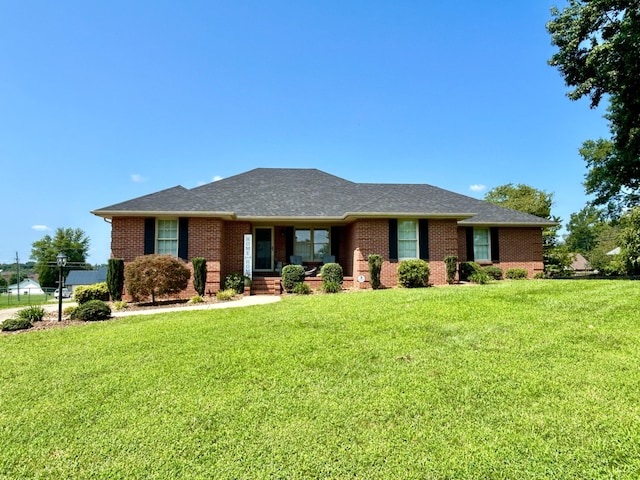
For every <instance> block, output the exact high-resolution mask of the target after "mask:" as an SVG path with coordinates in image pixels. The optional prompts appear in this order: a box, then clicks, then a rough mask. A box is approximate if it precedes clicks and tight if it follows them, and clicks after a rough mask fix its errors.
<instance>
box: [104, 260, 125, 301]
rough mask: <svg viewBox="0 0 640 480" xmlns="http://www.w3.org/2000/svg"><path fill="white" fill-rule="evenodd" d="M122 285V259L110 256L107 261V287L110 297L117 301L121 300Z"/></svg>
mask: <svg viewBox="0 0 640 480" xmlns="http://www.w3.org/2000/svg"><path fill="white" fill-rule="evenodd" d="M123 287H124V260H123V259H121V258H110V259H109V261H108V262H107V288H108V289H109V295H110V296H111V298H112V299H113V300H114V301H116V302H119V301H120V300H122V288H123Z"/></svg>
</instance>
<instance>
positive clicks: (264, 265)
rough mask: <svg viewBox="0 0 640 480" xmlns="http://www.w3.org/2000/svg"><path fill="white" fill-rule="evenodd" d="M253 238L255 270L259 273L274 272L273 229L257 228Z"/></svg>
mask: <svg viewBox="0 0 640 480" xmlns="http://www.w3.org/2000/svg"><path fill="white" fill-rule="evenodd" d="M253 238H254V252H255V254H254V258H255V261H254V263H253V269H254V270H256V271H258V272H259V271H262V272H265V271H271V270H273V228H272V227H256V228H255V229H254V231H253Z"/></svg>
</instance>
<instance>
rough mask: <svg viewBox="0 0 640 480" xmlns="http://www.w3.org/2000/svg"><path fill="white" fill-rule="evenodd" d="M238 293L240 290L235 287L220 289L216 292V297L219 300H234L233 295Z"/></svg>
mask: <svg viewBox="0 0 640 480" xmlns="http://www.w3.org/2000/svg"><path fill="white" fill-rule="evenodd" d="M237 294H238V292H237V291H236V290H234V289H233V288H227V289H226V290H220V291H219V292H218V293H216V298H217V299H218V300H222V301H223V302H226V301H227V300H232V299H233V297H235V296H236V295H237Z"/></svg>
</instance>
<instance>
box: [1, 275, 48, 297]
mask: <svg viewBox="0 0 640 480" xmlns="http://www.w3.org/2000/svg"><path fill="white" fill-rule="evenodd" d="M18 292H19V293H20V295H44V291H43V290H42V288H41V287H40V284H39V283H38V282H36V281H35V280H33V279H31V278H25V279H24V280H23V281H21V282H20V283H18V284H17V285H16V284H15V283H14V284H13V285H9V286H8V287H7V293H9V294H12V295H17V294H18Z"/></svg>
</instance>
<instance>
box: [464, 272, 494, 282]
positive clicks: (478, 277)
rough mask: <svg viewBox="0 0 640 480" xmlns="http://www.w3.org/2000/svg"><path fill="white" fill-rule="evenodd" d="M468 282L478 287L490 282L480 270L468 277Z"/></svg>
mask: <svg viewBox="0 0 640 480" xmlns="http://www.w3.org/2000/svg"><path fill="white" fill-rule="evenodd" d="M469 281H470V282H472V283H477V284H479V285H484V284H486V283H489V282H490V281H491V276H490V275H489V274H488V273H487V272H485V271H484V270H482V269H481V270H478V271H477V272H473V273H472V274H471V275H469Z"/></svg>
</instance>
